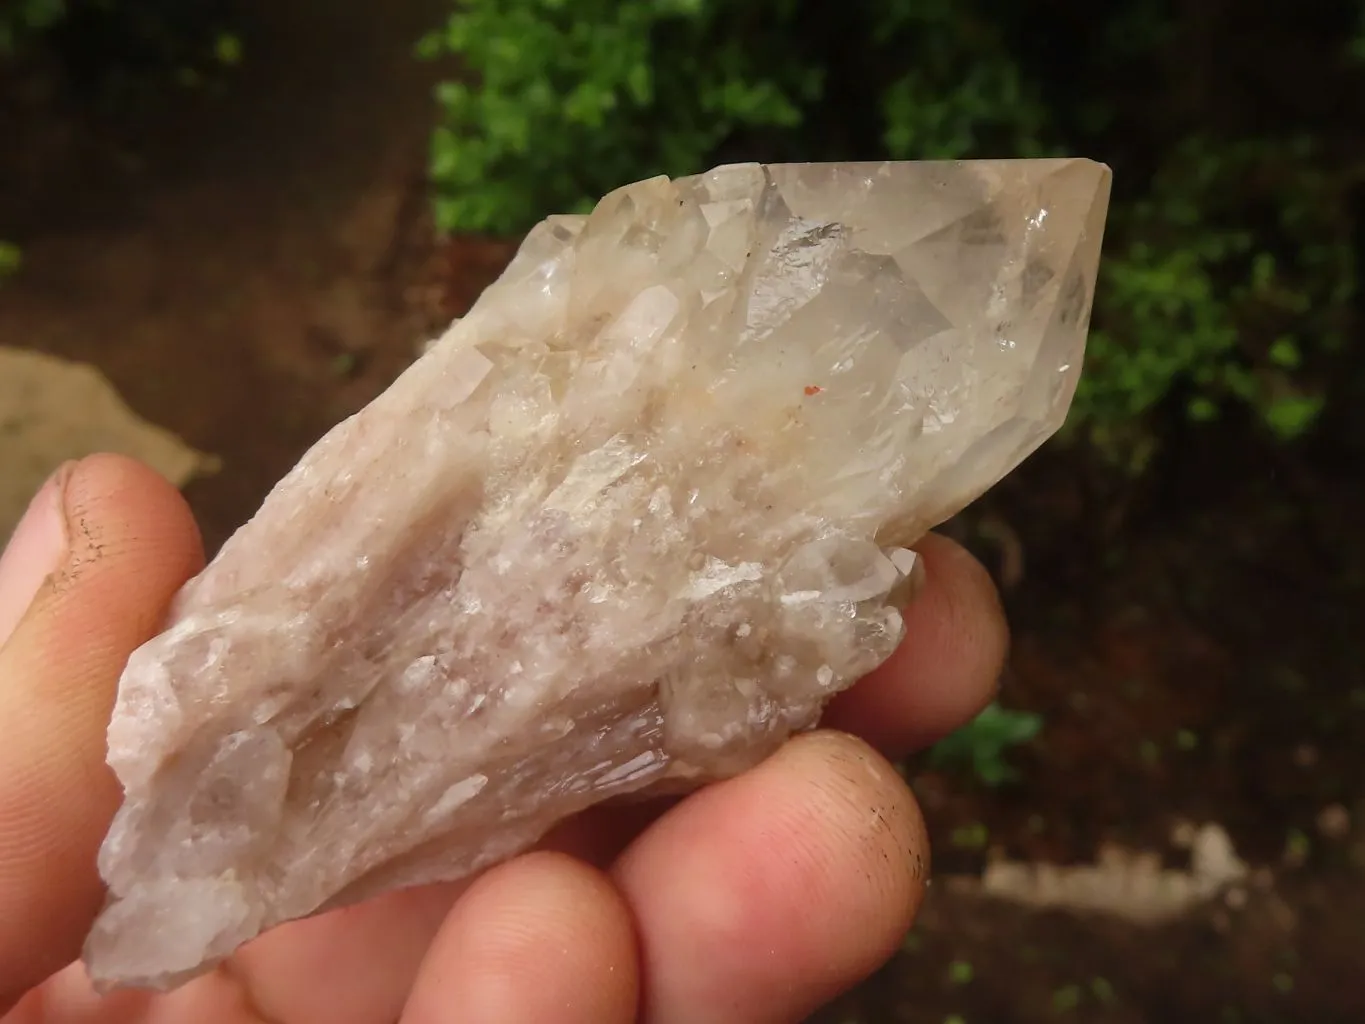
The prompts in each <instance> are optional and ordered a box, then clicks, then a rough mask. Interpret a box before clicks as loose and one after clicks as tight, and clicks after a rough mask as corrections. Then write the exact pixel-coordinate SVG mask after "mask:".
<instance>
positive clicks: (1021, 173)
mask: <svg viewBox="0 0 1365 1024" xmlns="http://www.w3.org/2000/svg"><path fill="white" fill-rule="evenodd" d="M1108 193H1109V172H1108V169H1107V168H1105V167H1103V166H1101V165H1099V164H1095V163H1091V162H1089V161H1084V160H1039V161H995V162H992V161H986V162H965V163H879V164H872V163H869V164H813V165H775V166H760V165H756V164H752V165H738V166H729V167H721V168H718V169H716V170H714V171H711V172H710V173H707V174H702V175H698V176H695V177H690V178H682V179H678V180H675V181H670V180H669V179H666V178H655V179H651V180H648V181H643V182H639V183H637V184H634V185H630V186H627V187H625V188H622V189H619V190H617V191H615V192H613V193H611V194H610V195H608V196H606V197H605V198H604V199H603V200H602V201H601V202H600V203H599V204H598V205H597V207H596V209H595V210H594V211H593V212H592V213H591V214H590V215H587V216H572V217H570V216H565V217H551V218H549V219H548V220H546V221H545V222H543V223H542V224H540V225H539V226H538V227H536V228H535V229H534V230H532V232H531V233H530V235H529V236H528V237H527V238H526V240H525V242H524V243H523V245H522V246H521V248H520V250H519V252H518V254H517V256H516V258H515V259H514V261H513V262H512V264H511V265H510V266H509V268H508V269H507V271H506V272H505V273H504V274H503V276H502V277H501V278H500V279H499V280H498V281H497V282H496V283H495V284H494V285H493V286H492V287H491V288H489V289H488V290H487V291H486V292H485V293H484V295H483V296H482V298H481V299H480V300H479V302H478V303H477V304H476V306H475V307H474V309H473V310H472V311H471V312H470V314H469V315H468V316H467V317H465V318H463V319H461V320H459V321H457V322H456V323H455V324H454V325H453V326H452V327H451V328H450V329H449V331H448V332H447V333H446V334H445V335H444V336H443V337H442V338H441V339H439V341H438V342H437V343H436V344H435V345H433V346H432V348H431V349H430V350H429V351H428V353H427V354H426V355H424V356H423V357H422V358H421V359H420V360H418V361H417V362H416V363H415V364H414V365H413V366H412V367H411V368H410V369H409V370H408V371H407V372H406V373H405V374H404V375H403V376H402V377H400V378H399V379H398V380H397V381H396V382H395V383H394V384H393V385H392V386H391V387H390V388H389V389H388V390H387V391H386V392H385V393H384V394H383V395H381V396H380V397H379V398H378V399H376V400H375V401H374V402H373V403H371V404H370V405H369V406H368V407H366V408H365V409H364V410H362V411H361V412H360V413H359V414H357V415H356V416H354V417H352V418H351V419H349V420H347V421H345V422H343V423H341V424H340V425H338V426H337V427H336V428H334V429H333V430H332V431H331V432H330V433H329V434H327V435H326V436H325V437H324V438H323V439H322V440H321V441H319V442H318V443H317V445H315V446H314V447H313V449H312V450H311V451H309V452H308V453H307V454H306V455H305V456H304V458H303V459H302V460H301V461H300V463H299V464H298V466H296V467H295V468H294V469H293V470H292V471H291V472H290V473H289V474H288V475H287V476H286V477H285V478H284V479H283V480H282V481H281V482H280V483H279V484H278V485H277V486H276V487H275V489H274V490H273V491H272V492H271V494H270V495H269V496H268V498H267V499H266V501H265V503H264V504H263V505H262V507H261V509H260V511H259V512H258V513H257V514H256V515H255V516H254V517H253V518H252V520H251V521H250V522H249V523H247V524H246V525H245V526H244V527H243V528H242V529H241V530H240V531H239V532H238V533H237V534H236V535H235V536H234V537H233V538H232V539H231V540H229V542H228V543H227V544H226V545H225V546H224V548H223V549H222V551H221V552H220V553H219V555H218V556H217V558H215V559H214V561H213V562H212V564H210V565H209V567H208V568H207V569H205V570H204V572H203V573H202V574H201V575H199V576H198V577H197V578H196V579H194V580H192V581H191V582H190V583H188V584H187V585H186V586H185V588H184V589H183V591H182V592H181V593H180V595H179V596H178V598H177V600H176V602H175V605H174V607H173V609H172V612H171V616H170V620H169V621H168V623H167V625H166V629H165V632H163V633H162V634H161V635H160V636H158V637H156V638H155V639H153V640H152V641H150V642H149V643H147V644H146V645H145V646H143V647H142V648H141V649H139V650H138V651H137V652H136V653H135V654H134V655H133V657H132V658H131V660H130V661H129V663H128V666H127V669H126V671H125V673H124V675H123V677H122V680H121V682H120V686H119V693H118V699H117V705H116V707H115V710H114V715H113V720H112V722H111V724H110V727H109V763H110V765H111V766H112V767H113V769H114V771H115V772H116V773H117V775H118V777H119V779H120V781H121V782H122V784H123V787H124V791H125V799H124V802H123V805H122V807H121V809H120V810H119V812H118V814H117V817H116V818H115V820H114V822H113V825H112V827H111V829H110V832H109V835H108V837H107V839H106V841H105V844H104V847H103V849H102V851H101V854H100V859H99V867H100V871H101V873H102V875H103V877H104V879H105V881H106V883H107V885H108V889H109V895H108V902H107V904H106V906H105V908H104V911H103V912H102V914H101V915H100V917H99V919H98V920H97V921H96V923H95V925H94V928H93V930H92V932H91V934H90V936H89V938H88V940H87V944H86V949H85V957H86V962H87V964H88V966H89V968H90V970H91V973H92V975H93V976H94V978H95V979H96V981H97V983H99V984H101V985H103V986H109V985H117V984H131V985H146V986H155V987H165V986H169V985H174V984H176V983H178V982H180V981H183V980H185V979H187V978H190V977H193V976H194V975H195V974H197V973H200V972H202V971H204V970H206V969H208V968H209V967H210V966H212V965H213V964H214V963H215V962H217V961H220V960H221V959H223V958H225V957H227V956H229V955H230V954H231V953H232V952H233V950H234V949H236V948H237V947H238V946H239V945H240V944H242V943H243V942H245V941H247V940H248V939H250V938H252V937H253V936H255V935H257V934H259V933H260V932H262V931H264V930H265V929H267V928H269V927H271V926H272V925H275V924H277V923H280V922H283V921H287V920H290V919H293V918H298V917H303V916H307V915H309V914H313V913H315V912H317V911H319V910H323V909H327V908H333V907H339V906H343V905H346V904H348V903H352V902H355V901H357V900H361V899H364V898H367V897H370V896H373V895H375V894H378V893H381V892H383V891H386V890H389V889H393V888H396V887H400V886H406V885H412V884H418V883H423V882H430V881H434V880H439V879H454V878H459V877H461V876H465V875H468V874H470V873H472V872H475V871H478V870H479V869H481V868H483V867H486V866H488V865H490V864H493V863H495V862H497V861H499V860H501V859H504V858H506V857H508V856H511V855H513V854H515V853H517V852H518V851H521V850H524V849H526V848H527V847H528V846H530V845H532V844H534V843H535V842H536V841H537V840H538V839H539V838H540V837H541V836H542V835H543V834H544V833H545V832H546V831H547V830H548V829H549V828H550V827H551V826H553V825H554V824H555V823H556V822H558V821H560V820H562V819H563V818H565V817H567V816H569V815H571V814H574V813H576V812H578V811H580V810H583V809H585V808H587V807H589V806H591V805H593V804H596V803H598V802H601V801H603V800H606V799H608V798H612V797H617V796H624V795H627V794H633V793H638V792H640V791H642V790H666V789H677V788H680V787H681V788H686V787H689V786H695V785H699V784H701V783H703V782H705V781H707V780H711V779H717V778H722V777H725V776H728V775H732V774H734V773H736V772H739V771H742V770H744V769H745V768H747V767H749V766H751V765H753V764H754V763H756V762H757V761H758V760H759V759H761V758H762V757H764V756H766V755H767V754H768V753H769V752H771V751H772V750H773V749H774V748H775V747H776V746H777V745H779V744H780V743H781V742H782V741H783V740H784V739H785V738H786V737H788V736H789V735H790V734H791V733H792V732H793V731H795V730H799V729H804V728H808V727H810V726H812V725H813V724H815V722H816V721H817V719H818V717H819V714H820V712H821V710H822V708H823V707H824V705H825V703H826V702H827V701H828V700H829V698H830V697H831V696H833V695H834V694H835V693H837V692H838V691H839V690H841V689H843V688H845V687H847V686H848V685H850V684H851V683H852V682H854V681H855V680H856V679H857V678H858V677H859V676H861V675H863V674H864V673H866V672H867V671H868V670H870V669H872V668H873V667H875V666H876V665H877V664H879V663H880V662H881V661H882V660H884V659H885V658H886V657H887V656H888V655H889V654H890V653H891V652H892V650H893V649H894V648H895V647H896V645H897V643H898V642H899V640H900V637H901V633H902V623H901V618H900V615H899V614H898V612H897V610H896V608H897V604H896V602H897V601H898V600H899V599H900V598H902V597H903V594H904V591H905V589H906V584H907V579H908V578H909V577H910V576H911V575H912V574H914V573H915V572H916V570H915V567H914V559H913V557H911V556H909V554H908V552H907V551H905V550H904V549H905V548H906V547H907V546H908V545H910V544H912V543H913V542H914V541H915V540H916V539H917V538H918V537H919V536H920V535H921V534H922V533H923V532H924V531H925V530H927V529H928V528H930V527H931V526H933V525H935V524H936V523H938V522H940V521H941V520H943V519H944V518H946V517H947V516H949V515H951V514H952V513H954V512H956V511H957V510H958V509H960V508H961V507H962V506H964V505H966V504H967V503H968V502H970V501H971V500H972V499H974V498H975V497H976V496H977V495H979V494H980V493H981V492H983V491H984V490H985V489H986V488H988V487H989V486H991V485H992V484H993V483H994V482H995V481H997V480H998V479H999V478H1000V477H1001V476H1003V475H1004V474H1005V473H1007V472H1009V471H1010V469H1012V468H1013V467H1014V466H1015V465H1016V464H1017V463H1018V462H1019V461H1020V460H1021V459H1023V458H1024V457H1025V456H1026V455H1027V454H1028V453H1029V452H1030V451H1032V450H1033V449H1034V448H1035V447H1036V446H1037V445H1038V444H1040V443H1041V442H1042V441H1043V440H1044V439H1045V438H1046V437H1047V436H1048V435H1049V434H1051V433H1052V432H1053V431H1054V430H1055V429H1056V428H1057V427H1058V426H1059V425H1060V423H1061V421H1062V419H1063V417H1064V416H1065V414H1066V410H1067V407H1068V405H1069V403H1070V400H1071V395H1072V392H1073V391H1074V389H1075V385H1076V379H1077V376H1078V374H1079V373H1080V367H1081V359H1082V355H1083V351H1084V347H1085V337H1086V332H1087V326H1088V320H1089V315H1090V304H1091V299H1092V297H1093V293H1094V285H1095V275H1096V269H1097V264H1098V261H1099V247H1100V238H1101V234H1102V231H1103V225H1104V218H1105V213H1106V210H1107V205H1108Z"/></svg>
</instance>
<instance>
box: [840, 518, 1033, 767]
mask: <svg viewBox="0 0 1365 1024" xmlns="http://www.w3.org/2000/svg"><path fill="white" fill-rule="evenodd" d="M915 549H916V551H917V552H918V554H919V556H920V567H921V568H922V572H923V582H922V586H920V587H919V588H918V593H917V594H916V596H915V597H914V599H913V600H912V601H911V602H910V603H909V604H908V605H907V606H906V608H905V609H904V611H903V612H902V615H903V618H904V620H905V638H904V639H903V640H902V641H901V644H900V647H899V648H898V649H897V650H896V653H895V654H893V655H892V656H891V657H890V658H889V659H888V660H887V661H886V663H885V664H883V665H882V666H880V667H879V668H878V669H876V670H875V671H874V672H872V673H871V674H870V675H869V676H868V677H867V678H866V679H864V680H862V681H861V682H859V683H858V684H857V685H856V686H854V687H853V688H852V689H850V690H847V691H845V692H844V693H842V694H840V695H839V696H838V697H836V698H835V699H834V701H833V702H832V703H831V704H830V706H829V709H828V711H827V712H826V714H825V724H826V725H829V726H831V727H833V728H837V729H846V730H848V731H849V732H852V733H856V734H857V735H859V736H862V737H864V738H865V739H866V740H867V741H868V742H869V743H871V744H872V745H873V746H874V747H876V748H877V749H878V750H881V751H882V752H883V753H885V754H887V755H888V756H890V757H898V756H901V755H903V754H905V753H907V752H909V751H911V750H914V749H917V748H920V747H924V746H927V745H929V744H930V743H933V742H935V741H936V740H939V739H941V738H942V737H943V736H945V735H947V734H948V733H950V732H952V731H953V730H954V729H957V728H958V727H960V726H962V725H965V724H966V723H967V722H969V721H970V720H971V719H972V718H973V717H975V715H976V714H977V712H979V711H980V710H981V709H982V708H983V707H985V706H986V705H987V704H989V703H990V701H991V699H992V698H993V697H994V695H995V691H996V686H997V684H998V681H999V678H1000V672H1001V669H1002V668H1003V666H1004V661H1005V655H1006V652H1007V650H1008V646H1009V630H1008V627H1007V626H1006V624H1005V615H1004V612H1003V610H1002V609H1001V606H1000V598H999V596H998V594H997V593H996V589H995V584H994V583H993V582H992V580H991V577H990V574H989V573H988V572H987V571H986V569H985V568H984V567H983V566H982V565H981V563H980V562H978V561H977V560H976V559H975V558H974V557H973V556H972V555H971V553H970V552H968V551H967V550H966V549H965V548H963V547H962V546H961V545H959V544H957V543H956V542H955V541H952V540H949V539H948V538H947V537H943V536H940V535H938V534H929V535H928V536H927V537H925V538H924V539H923V540H922V541H920V543H919V544H917V545H916V546H915Z"/></svg>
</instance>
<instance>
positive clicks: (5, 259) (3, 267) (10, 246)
mask: <svg viewBox="0 0 1365 1024" xmlns="http://www.w3.org/2000/svg"><path fill="white" fill-rule="evenodd" d="M23 264H24V253H23V250H22V249H20V248H19V247H18V246H17V245H15V244H14V243H13V242H6V241H3V240H0V281H4V280H5V278H7V277H9V276H11V275H12V274H16V273H18V271H19V268H20V267H22V266H23Z"/></svg>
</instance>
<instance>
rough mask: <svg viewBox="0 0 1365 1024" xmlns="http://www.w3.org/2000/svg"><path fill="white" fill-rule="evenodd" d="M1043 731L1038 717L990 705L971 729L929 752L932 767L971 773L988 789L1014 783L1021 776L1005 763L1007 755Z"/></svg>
mask: <svg viewBox="0 0 1365 1024" xmlns="http://www.w3.org/2000/svg"><path fill="white" fill-rule="evenodd" d="M1042 727H1043V720H1042V718H1041V717H1040V716H1038V715H1035V714H1032V713H1030V712H1026V711H1009V710H1006V709H1005V708H1002V707H1001V706H1000V705H999V704H991V705H990V707H988V708H986V710H984V711H982V712H981V714H979V715H977V716H976V718H974V719H973V720H972V721H971V722H970V723H969V724H968V725H966V726H964V727H963V728H961V729H959V730H958V731H957V732H955V733H953V734H952V735H951V736H949V737H947V738H946V739H944V740H940V741H939V743H938V744H936V745H935V746H934V748H933V749H932V750H931V751H930V754H929V759H930V763H931V764H934V765H936V766H939V767H944V768H951V769H958V770H969V771H971V772H972V773H973V774H975V776H976V777H977V778H978V779H979V780H980V781H981V782H983V783H985V784H986V785H987V786H999V785H1001V784H1002V783H1005V782H1013V781H1014V780H1015V779H1017V778H1018V772H1017V771H1015V769H1014V768H1013V767H1012V766H1011V765H1010V764H1009V762H1008V761H1007V760H1006V754H1007V752H1008V751H1009V750H1010V748H1012V747H1017V746H1019V745H1021V744H1024V743H1028V742H1029V741H1030V740H1032V739H1033V738H1034V737H1035V736H1037V735H1038V732H1039V730H1041V729H1042Z"/></svg>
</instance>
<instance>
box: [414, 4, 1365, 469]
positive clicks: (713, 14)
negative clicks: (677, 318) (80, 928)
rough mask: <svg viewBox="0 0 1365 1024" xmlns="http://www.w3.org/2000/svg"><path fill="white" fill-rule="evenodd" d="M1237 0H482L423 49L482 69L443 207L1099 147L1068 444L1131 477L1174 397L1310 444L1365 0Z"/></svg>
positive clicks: (1334, 328) (1350, 223) (1343, 225)
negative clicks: (1096, 224)
mask: <svg viewBox="0 0 1365 1024" xmlns="http://www.w3.org/2000/svg"><path fill="white" fill-rule="evenodd" d="M1234 6H1235V7H1236V9H1235V10H1233V9H1231V8H1229V9H1228V11H1227V12H1223V13H1220V14H1217V15H1216V16H1215V15H1210V16H1209V17H1202V16H1201V17H1196V16H1195V15H1194V14H1192V13H1191V10H1192V9H1190V8H1187V7H1182V6H1180V5H1172V4H1170V3H1168V2H1166V0H1116V2H1115V3H1113V4H1110V5H1107V6H1103V7H1102V8H1096V7H1095V6H1094V4H1093V3H1088V2H1082V0H1059V2H1058V3H1055V4H1049V5H1047V7H1046V9H1043V10H1040V9H1038V8H1037V7H1036V6H1033V5H1019V4H1015V3H1013V2H1011V0H843V2H841V3H839V4H825V3H821V2H819V0H752V2H749V3H745V2H743V0H660V2H651V0H620V2H613V0H463V2H458V3H457V6H456V7H455V10H454V13H453V14H452V15H451V16H450V18H449V20H448V22H447V23H446V25H445V26H444V27H443V28H442V29H440V30H438V31H436V32H433V33H432V34H431V35H429V36H428V37H427V38H426V39H424V40H423V42H422V44H421V53H422V55H423V56H424V57H427V58H430V59H436V58H445V57H455V58H458V60H459V62H460V66H461V68H462V70H463V73H464V74H465V75H467V77H466V78H462V79H460V80H453V81H450V82H446V83H445V84H443V85H442V86H440V88H439V89H438V93H437V96H438V100H439V103H440V107H441V111H442V119H441V123H440V125H439V127H438V128H437V130H436V132H435V135H434V138H433V143H432V161H431V177H432V181H433V185H434V188H435V191H436V216H437V222H438V224H439V226H440V227H441V228H442V229H443V230H446V231H479V232H493V233H499V234H512V233H516V232H519V231H521V230H524V229H525V228H526V227H528V226H529V225H530V224H531V223H533V222H534V221H536V220H538V219H539V218H540V217H542V216H544V215H545V214H546V213H549V212H552V211H556V210H581V209H584V208H585V207H586V206H587V205H588V204H590V203H591V202H592V200H593V199H594V198H595V197H597V196H599V195H601V194H603V193H604V192H606V191H608V190H610V189H611V188H614V187H616V186H618V185H621V184H623V183H625V182H629V181H634V180H638V179H640V178H643V177H648V176H650V175H653V174H658V173H666V174H679V173H690V172H694V171H697V170H700V169H703V168H705V167H706V166H709V165H710V164H712V163H714V162H717V161H718V160H720V159H784V158H785V159H847V158H854V157H876V156H879V155H884V156H890V157H895V158H916V159H925V158H958V157H978V156H1000V155H1008V156H1041V155H1052V154H1061V153H1066V152H1072V153H1082V154H1086V155H1091V156H1094V157H1096V158H1099V159H1103V160H1105V161H1107V162H1109V163H1110V164H1111V165H1112V166H1113V167H1114V169H1115V188H1116V192H1115V198H1114V203H1113V206H1112V209H1111V215H1110V221H1109V226H1108V230H1107V234H1106V253H1105V258H1104V262H1103V266H1102V272H1101V280H1100V283H1099V287H1098V289H1097V294H1096V297H1095V309H1094V318H1093V332H1092V340H1091V344H1090V349H1089V352H1088V355H1087V365H1086V372H1085V374H1084V376H1083V378H1082V382H1081V385H1080V389H1079V391H1078V393H1077V397H1076V401H1075V404H1074V406H1073V411H1072V415H1071V417H1070V419H1069V422H1068V424H1067V428H1066V431H1065V432H1064V437H1066V438H1069V439H1070V440H1071V441H1073V442H1077V441H1080V442H1085V443H1087V444H1088V445H1089V446H1091V448H1092V449H1094V450H1097V451H1099V452H1100V453H1102V454H1103V455H1105V456H1106V457H1108V458H1109V459H1110V460H1112V461H1113V462H1114V463H1115V464H1117V465H1119V466H1122V467H1125V468H1126V469H1128V470H1129V471H1131V472H1134V473H1136V472H1140V471H1141V470H1142V469H1143V468H1144V467H1145V466H1146V465H1147V463H1148V462H1149V460H1150V458H1151V456H1152V455H1153V453H1154V452H1155V451H1157V450H1158V447H1159V444H1160V441H1161V437H1162V436H1163V433H1162V431H1163V430H1164V429H1165V428H1164V427H1160V429H1159V425H1163V424H1166V425H1169V424H1170V423H1171V422H1172V416H1173V415H1175V416H1178V417H1179V418H1182V419H1184V420H1186V421H1188V422H1193V423H1195V424H1199V423H1203V422H1207V421H1210V420H1215V419H1218V418H1220V417H1225V416H1227V415H1228V414H1229V413H1230V412H1232V411H1235V410H1250V411H1251V412H1252V413H1253V414H1254V416H1255V418H1256V419H1257V420H1258V421H1259V423H1260V424H1261V427H1262V429H1263V430H1264V431H1265V432H1266V434H1267V435H1268V436H1271V437H1274V438H1277V439H1279V440H1282V441H1286V442H1288V441H1293V440H1294V439H1296V438H1298V437H1299V436H1301V435H1302V434H1304V433H1305V432H1307V431H1308V430H1310V429H1311V428H1312V426H1313V425H1314V424H1315V422H1316V421H1317V419H1318V418H1319V416H1320V414H1321V413H1322V412H1323V410H1324V408H1325V406H1326V403H1327V401H1328V398H1329V395H1330V393H1331V391H1332V388H1333V386H1334V385H1336V384H1337V383H1338V382H1339V379H1340V378H1341V377H1342V372H1343V371H1344V370H1345V371H1349V370H1350V366H1351V364H1350V362H1349V359H1350V356H1351V352H1350V349H1351V346H1350V340H1351V338H1352V336H1353V333H1354V332H1355V331H1357V330H1358V329H1359V296H1358V293H1357V291H1358V275H1359V267H1358V266H1357V260H1358V246H1359V243H1358V241H1357V238H1358V236H1359V232H1360V230H1361V225H1360V220H1361V217H1362V212H1361V209H1360V205H1361V204H1360V201H1359V198H1358V197H1359V196H1360V195H1361V194H1362V189H1365V139H1362V135H1361V131H1360V127H1359V125H1358V124H1356V123H1354V122H1353V121H1352V115H1351V114H1350V113H1336V112H1335V111H1336V108H1337V106H1339V105H1333V104H1324V103H1323V102H1322V98H1321V97H1322V96H1323V95H1326V94H1328V93H1335V94H1339V95H1343V96H1344V95H1362V94H1365V3H1362V2H1361V0H1333V2H1329V3H1327V4H1324V5H1321V6H1320V7H1319V8H1318V9H1316V11H1315V14H1314V16H1313V17H1311V18H1308V17H1304V16H1303V14H1302V12H1297V11H1295V10H1292V9H1286V8H1284V7H1283V6H1282V5H1275V4H1272V3H1270V2H1269V0H1266V2H1263V3H1259V4H1252V5H1250V6H1238V5H1234ZM1023 8H1028V9H1027V10H1024V9H1023ZM1218 18H1228V19H1231V22H1230V23H1228V24H1222V23H1221V22H1219V21H1218ZM1210 38H1215V39H1217V40H1221V41H1222V43H1227V41H1228V40H1235V43H1228V44H1227V45H1222V43H1220V45H1218V46H1215V47H1212V48H1211V46H1210V43H1209V39H1210ZM1291 40H1292V41H1293V43H1294V46H1293V47H1290V46H1288V45H1287V44H1288V42H1289V41H1291ZM1210 54H1213V56H1210ZM1285 54H1298V55H1299V56H1298V60H1299V62H1300V63H1299V64H1298V65H1297V66H1293V67H1289V66H1282V62H1283V60H1285V59H1287V58H1286V57H1285ZM1305 55H1306V57H1305ZM1196 57H1197V59H1196ZM1210 61H1212V62H1213V63H1212V64H1210V63H1209V62H1210ZM1272 64H1273V65H1274V66H1275V67H1277V68H1278V69H1279V70H1277V72H1276V73H1275V74H1274V75H1267V74H1265V73H1264V69H1265V68H1266V67H1268V66H1270V65H1272ZM1134 82H1138V83H1146V86H1145V87H1142V88H1136V87H1134V85H1133V84H1132V83H1134ZM1343 140H1348V141H1347V142H1346V143H1345V144H1343ZM1352 147H1353V148H1352ZM1354 372H1357V373H1358V371H1354Z"/></svg>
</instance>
